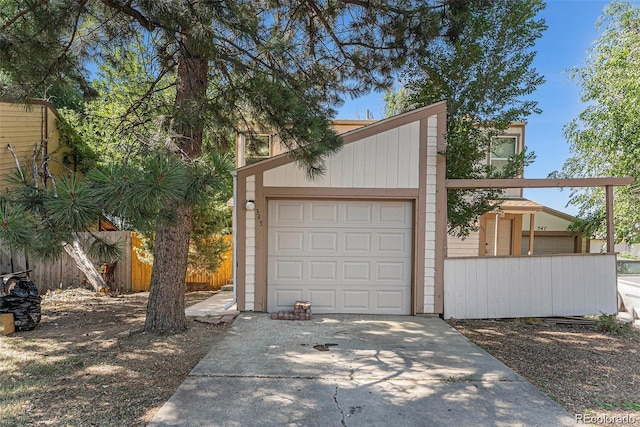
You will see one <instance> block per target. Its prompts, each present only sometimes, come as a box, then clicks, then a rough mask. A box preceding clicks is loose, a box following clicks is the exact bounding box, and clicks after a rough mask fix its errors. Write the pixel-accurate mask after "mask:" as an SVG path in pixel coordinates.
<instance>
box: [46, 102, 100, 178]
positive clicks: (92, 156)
mask: <svg viewBox="0 0 640 427" xmlns="http://www.w3.org/2000/svg"><path fill="white" fill-rule="evenodd" d="M59 112H60V113H61V114H63V115H64V114H65V111H64V110H63V111H59ZM66 112H67V113H68V114H72V112H71V111H70V110H67V111H66ZM56 126H57V128H58V132H59V135H60V143H61V144H62V145H63V146H64V147H65V148H67V149H66V150H65V151H64V154H63V156H62V164H63V165H64V166H66V167H67V168H69V169H71V170H72V171H74V172H87V171H88V170H89V169H91V168H92V167H94V166H96V165H97V162H98V155H97V154H96V152H95V151H93V150H92V149H91V147H89V146H88V145H87V144H86V143H85V142H84V140H83V139H82V137H81V136H80V135H79V134H78V132H77V131H76V130H75V128H74V127H73V126H72V125H71V124H70V123H69V122H68V121H66V120H65V119H64V118H63V117H59V118H58V119H57V120H56Z"/></svg>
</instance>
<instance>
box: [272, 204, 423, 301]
mask: <svg viewBox="0 0 640 427" xmlns="http://www.w3.org/2000/svg"><path fill="white" fill-rule="evenodd" d="M412 206H413V205H412V202H410V201H340V200H270V201H269V203H268V209H269V227H268V263H267V264H268V267H267V269H268V282H267V311H269V312H273V311H279V310H290V308H291V305H292V302H294V301H297V300H304V301H309V302H311V305H312V307H313V312H314V313H366V314H410V312H411V265H412V264H411V263H412V217H413V215H412Z"/></svg>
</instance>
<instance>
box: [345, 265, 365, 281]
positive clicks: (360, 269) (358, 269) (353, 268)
mask: <svg viewBox="0 0 640 427" xmlns="http://www.w3.org/2000/svg"><path fill="white" fill-rule="evenodd" d="M342 269H343V270H342V271H343V274H342V280H343V281H344V282H363V281H369V280H370V279H371V262H369V261H345V262H344V263H343V264H342Z"/></svg>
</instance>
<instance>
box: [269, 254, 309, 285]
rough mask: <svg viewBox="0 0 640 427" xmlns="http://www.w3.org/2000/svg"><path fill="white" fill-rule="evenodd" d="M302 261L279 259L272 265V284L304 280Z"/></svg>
mask: <svg viewBox="0 0 640 427" xmlns="http://www.w3.org/2000/svg"><path fill="white" fill-rule="evenodd" d="M303 271H304V268H303V261H301V260H290V259H280V260H276V261H275V262H274V264H273V280H274V282H276V283H277V282H284V281H291V280H296V281H301V280H304V274H303Z"/></svg>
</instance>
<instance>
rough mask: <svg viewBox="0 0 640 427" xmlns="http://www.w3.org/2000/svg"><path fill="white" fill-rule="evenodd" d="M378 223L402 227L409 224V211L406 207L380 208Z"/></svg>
mask: <svg viewBox="0 0 640 427" xmlns="http://www.w3.org/2000/svg"><path fill="white" fill-rule="evenodd" d="M378 214H379V216H378V222H379V223H381V224H386V225H392V224H393V225H399V226H400V227H403V226H404V225H405V224H408V223H410V220H411V210H410V206H408V205H393V206H384V205H382V206H380V208H379V212H378Z"/></svg>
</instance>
